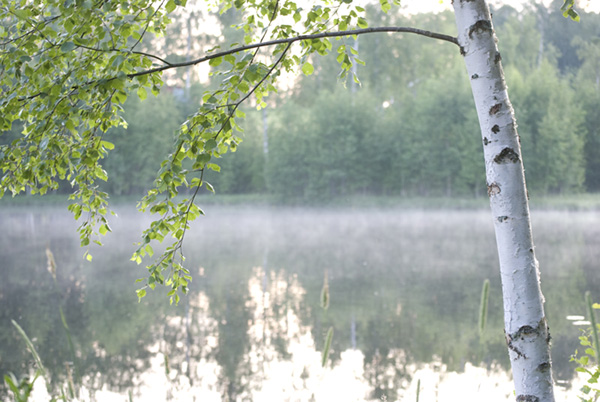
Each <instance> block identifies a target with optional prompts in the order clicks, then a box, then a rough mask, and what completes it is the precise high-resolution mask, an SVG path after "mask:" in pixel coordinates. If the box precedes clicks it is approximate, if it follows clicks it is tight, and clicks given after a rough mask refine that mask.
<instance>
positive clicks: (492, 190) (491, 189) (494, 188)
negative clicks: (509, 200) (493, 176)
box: [487, 182, 500, 197]
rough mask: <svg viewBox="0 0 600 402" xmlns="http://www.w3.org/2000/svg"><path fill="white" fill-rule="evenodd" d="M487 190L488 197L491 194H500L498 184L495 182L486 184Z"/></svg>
mask: <svg viewBox="0 0 600 402" xmlns="http://www.w3.org/2000/svg"><path fill="white" fill-rule="evenodd" d="M487 192H488V196H489V197H491V196H493V195H498V194H500V186H499V185H498V184H496V183H495V182H494V183H492V184H488V186H487Z"/></svg>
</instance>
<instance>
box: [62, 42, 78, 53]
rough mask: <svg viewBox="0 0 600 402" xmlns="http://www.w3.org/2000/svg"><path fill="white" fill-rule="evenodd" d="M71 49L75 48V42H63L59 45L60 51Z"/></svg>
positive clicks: (65, 51)
mask: <svg viewBox="0 0 600 402" xmlns="http://www.w3.org/2000/svg"><path fill="white" fill-rule="evenodd" d="M73 49H75V44H74V43H73V42H70V41H69V42H64V43H63V44H62V45H61V46H60V51H61V52H64V53H69V52H70V51H72V50H73Z"/></svg>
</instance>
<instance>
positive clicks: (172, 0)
mask: <svg viewBox="0 0 600 402" xmlns="http://www.w3.org/2000/svg"><path fill="white" fill-rule="evenodd" d="M176 7H177V4H175V0H169V1H168V2H167V4H166V5H165V10H167V13H172V12H173V10H175V8H176Z"/></svg>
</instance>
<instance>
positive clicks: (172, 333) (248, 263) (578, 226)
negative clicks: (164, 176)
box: [0, 206, 600, 401]
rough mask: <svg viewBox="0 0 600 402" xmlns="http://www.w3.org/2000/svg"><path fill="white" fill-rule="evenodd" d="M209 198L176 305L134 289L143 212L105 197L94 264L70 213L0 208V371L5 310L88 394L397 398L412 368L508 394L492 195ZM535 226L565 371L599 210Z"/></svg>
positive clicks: (8, 361) (11, 333) (6, 335)
mask: <svg viewBox="0 0 600 402" xmlns="http://www.w3.org/2000/svg"><path fill="white" fill-rule="evenodd" d="M205 211H206V214H207V216H206V217H203V218H201V219H199V220H198V222H196V223H194V225H193V227H192V229H191V230H190V231H189V232H188V234H187V235H186V236H187V238H186V241H185V245H184V252H185V254H186V258H187V260H186V265H187V267H188V268H189V269H190V270H191V272H192V275H193V277H194V280H193V282H192V284H191V289H190V294H189V296H184V297H182V300H181V302H180V304H179V306H170V305H169V303H168V298H167V297H166V291H165V290H164V289H157V290H156V291H153V292H150V294H149V296H147V297H146V298H144V299H143V300H142V302H141V303H137V298H136V295H135V292H134V290H135V289H136V288H137V287H138V286H137V285H136V284H135V279H136V278H144V277H145V275H146V272H145V269H144V268H143V266H137V265H136V264H135V263H133V262H131V261H129V258H130V256H131V253H132V252H133V250H134V249H135V246H134V244H133V243H135V242H136V241H137V240H138V239H139V236H140V234H141V232H142V230H143V229H144V228H145V226H146V225H148V224H149V222H150V219H149V217H147V216H143V215H140V214H137V213H135V212H133V211H132V210H127V209H123V210H117V212H118V218H114V219H113V220H112V221H111V227H112V229H113V233H112V234H110V235H109V236H108V237H107V238H106V239H104V240H105V241H104V243H105V246H104V247H101V248H100V247H93V248H92V249H91V252H92V254H93V256H94V258H93V261H92V262H91V263H88V262H86V261H84V260H83V258H82V256H83V252H84V250H82V249H80V248H79V239H78V236H77V234H76V232H75V228H76V226H77V225H76V223H75V222H74V221H73V219H72V217H71V216H70V215H69V214H68V212H66V211H64V210H63V209H52V208H46V209H31V208H22V209H18V208H13V209H11V210H4V211H3V212H2V213H1V214H0V224H1V225H2V228H3V229H4V230H2V232H1V233H0V236H1V241H0V275H1V276H2V280H1V281H0V304H1V305H2V308H1V309H0V375H2V376H3V375H4V374H6V373H7V372H8V371H12V372H14V373H15V374H18V375H21V374H24V373H29V372H31V370H32V367H33V365H32V359H31V357H30V355H29V353H28V352H27V350H26V347H25V345H24V343H23V341H22V339H20V338H19V336H18V335H17V333H16V331H15V329H14V327H13V326H12V325H11V322H10V320H15V321H17V322H18V323H19V324H20V325H21V326H22V327H23V328H24V330H25V331H26V332H27V334H28V335H29V336H30V338H32V339H33V340H34V344H35V346H36V348H37V349H38V352H39V354H40V356H41V358H42V360H43V362H44V364H45V365H46V367H47V368H48V369H49V371H50V373H51V376H52V378H51V381H50V383H49V384H47V385H48V388H50V389H53V388H55V387H60V386H61V385H63V384H64V383H65V381H66V380H67V378H68V376H71V377H72V378H73V381H74V383H75V384H76V385H78V386H81V396H82V398H83V399H90V398H92V395H95V397H96V400H110V398H114V397H116V396H115V395H116V394H118V395H123V396H127V395H129V392H131V395H132V396H133V398H134V400H190V401H191V400H202V401H205V400H215V401H218V400H255V401H261V400H302V401H304V400H307V401H308V400H311V398H312V399H314V400H381V399H382V398H387V400H397V399H404V398H407V399H410V398H414V395H415V393H416V383H417V380H421V387H422V389H421V400H454V399H453V397H454V396H455V392H457V388H456V387H459V388H460V392H461V395H466V396H467V397H469V396H472V397H473V398H475V399H474V400H477V398H483V399H480V400H510V398H511V397H512V384H511V380H510V374H509V373H507V370H508V369H509V361H508V355H507V352H506V345H505V341H504V335H503V324H502V320H503V319H502V295H501V285H500V278H499V270H498V259H497V253H496V245H495V239H494V233H493V223H492V218H491V215H490V212H489V211H488V210H418V209H413V210H406V209H396V208H386V209H375V208H366V209H353V208H330V209H316V208H315V209H302V208H268V207H239V206H235V207H223V206H208V207H206V208H205ZM533 230H534V241H535V244H536V252H537V257H538V259H539V261H540V267H541V271H542V289H543V292H544V295H545V297H546V313H547V315H548V320H549V323H550V328H551V333H552V338H553V346H552V354H553V359H554V361H553V363H554V370H555V377H556V378H557V379H559V380H562V381H570V380H572V378H573V375H574V374H573V373H574V366H573V365H572V364H571V363H569V362H568V360H569V356H570V355H571V354H572V353H573V352H574V351H575V349H576V348H577V346H578V339H577V337H578V336H579V330H578V328H577V327H574V326H573V325H572V322H570V321H568V320H567V319H566V316H568V315H585V307H584V304H583V294H584V292H585V291H586V290H590V291H592V295H593V296H594V295H596V296H595V299H596V300H597V299H598V295H600V293H599V292H598V290H599V289H600V277H599V275H598V274H597V269H598V267H597V261H599V260H600V258H599V257H600V247H599V244H598V243H599V240H598V239H600V217H599V215H598V213H597V212H595V211H589V212H568V211H561V212H559V211H534V212H533ZM46 248H49V249H50V250H51V251H52V253H53V254H54V257H55V260H56V265H57V282H56V284H55V283H54V281H53V280H52V276H51V275H50V273H49V272H48V270H47V258H46ZM158 248H159V247H155V249H158ZM325 276H327V282H328V287H329V299H330V301H329V308H328V309H327V310H325V309H323V308H322V307H321V293H322V289H323V284H324V278H325ZM486 278H487V279H489V280H490V282H491V286H490V299H489V307H488V319H487V327H486V329H485V331H484V333H483V335H482V336H481V337H480V335H479V329H478V318H479V317H478V314H479V302H480V294H481V287H482V284H483V281H484V280H485V279H486ZM138 285H139V284H138ZM60 308H62V309H63V311H64V314H65V318H66V321H67V324H68V331H67V330H66V329H65V327H64V325H63V323H62V321H61V318H60V312H59V311H60ZM331 327H333V328H334V337H333V342H332V346H331V354H330V361H329V362H328V364H327V365H326V367H325V368H322V367H321V355H320V352H321V351H322V349H323V345H324V342H325V337H326V333H327V331H328V330H329V328H331ZM67 332H68V333H69V334H70V336H71V337H72V341H73V349H74V350H71V349H70V347H69V343H68V340H67ZM36 385H38V384H37V383H36ZM561 390H562V388H560V389H559V391H560V392H563V391H561ZM40 392H41V391H40ZM565 392H566V391H565ZM570 392H571V397H573V396H574V392H575V390H571V391H570ZM103 398H106V399H103ZM120 398H122V397H120ZM152 398H155V399H152ZM194 398H195V399H194ZM493 398H496V399H493ZM40 400H43V397H42V399H40ZM467 400H468V398H467Z"/></svg>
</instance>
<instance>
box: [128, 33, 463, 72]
mask: <svg viewBox="0 0 600 402" xmlns="http://www.w3.org/2000/svg"><path fill="white" fill-rule="evenodd" d="M381 32H399V33H412V34H415V35H420V36H426V37H428V38H432V39H438V40H442V41H446V42H450V43H453V44H455V45H457V46H459V45H458V39H457V38H456V37H454V36H450V35H445V34H441V33H437V32H431V31H426V30H423V29H418V28H410V27H375V28H363V29H354V30H348V31H337V32H322V33H318V34H312V35H299V36H294V37H292V38H283V39H275V40H271V41H266V42H259V43H252V44H249V45H245V46H239V47H235V48H233V49H229V50H225V51H223V52H217V53H213V54H210V55H207V56H204V57H200V58H198V59H195V60H190V61H185V62H181V63H171V64H169V65H166V66H160V67H155V68H151V69H149V70H144V71H138V72H137V73H133V74H128V77H129V78H133V77H139V76H142V75H146V74H152V73H156V72H159V71H165V70H170V69H172V68H179V67H189V66H194V65H196V64H200V63H203V62H205V61H208V60H212V59H216V58H219V57H223V56H227V55H230V54H235V53H239V52H243V51H244V50H250V49H257V48H261V47H266V46H274V45H280V44H292V43H294V42H298V41H303V40H314V39H323V38H339V37H343V36H353V35H364V34H369V33H381Z"/></svg>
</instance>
